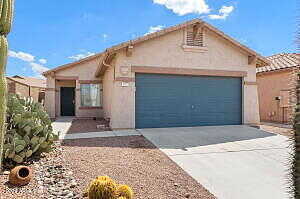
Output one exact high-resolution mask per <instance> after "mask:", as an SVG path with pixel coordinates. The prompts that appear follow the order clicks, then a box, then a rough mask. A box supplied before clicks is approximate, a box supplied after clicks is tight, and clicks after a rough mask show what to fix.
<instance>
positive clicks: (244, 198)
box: [139, 126, 289, 199]
mask: <svg viewBox="0 0 300 199" xmlns="http://www.w3.org/2000/svg"><path fill="white" fill-rule="evenodd" d="M139 132H141V134H142V135H144V136H145V137H146V138H147V139H148V140H150V141H151V142H152V143H153V144H154V145H156V146H157V147H158V148H159V149H160V150H161V151H163V152H164V153H165V154H166V155H167V156H169V157H170V159H172V160H173V161H174V162H175V163H177V164H178V165H179V166H180V167H181V168H182V169H183V170H185V171H186V172H187V173H188V174H189V175H191V176H192V177H193V178H194V179H195V180H197V181H198V182H199V183H200V184H202V185H203V186H204V187H205V188H207V189H208V190H209V191H210V192H211V193H212V194H214V195H215V196H216V197H217V198H218V199H261V198H268V199H269V198H270V199H287V198H289V197H288V194H287V191H288V190H287V189H286V187H287V169H288V168H287V166H286V165H287V162H288V157H289V150H288V145H289V142H288V138H287V137H284V136H281V135H275V134H272V133H268V132H264V131H262V130H259V129H255V128H251V127H247V126H217V127H192V128H166V129H142V130H139Z"/></svg>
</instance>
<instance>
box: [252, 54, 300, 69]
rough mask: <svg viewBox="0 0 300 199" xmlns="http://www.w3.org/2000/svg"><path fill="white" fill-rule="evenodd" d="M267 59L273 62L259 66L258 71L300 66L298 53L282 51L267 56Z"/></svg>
mask: <svg viewBox="0 0 300 199" xmlns="http://www.w3.org/2000/svg"><path fill="white" fill-rule="evenodd" d="M267 59H268V60H269V61H270V62H271V64H270V65H268V66H264V67H259V68H257V69H256V73H264V72H271V71H277V70H284V69H289V68H293V67H300V62H299V61H300V54H298V53H281V54H276V55H272V56H270V57H267Z"/></svg>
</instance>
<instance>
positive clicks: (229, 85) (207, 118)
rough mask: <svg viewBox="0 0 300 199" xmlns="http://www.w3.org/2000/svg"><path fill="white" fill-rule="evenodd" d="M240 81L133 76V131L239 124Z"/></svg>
mask: <svg viewBox="0 0 300 199" xmlns="http://www.w3.org/2000/svg"><path fill="white" fill-rule="evenodd" d="M241 85H242V80H241V78H234V77H208V76H201V77H199V76H179V75H157V74H136V99H135V118H136V121H135V122H136V128H160V127H186V126H209V125H236V124H241V123H242V86H241Z"/></svg>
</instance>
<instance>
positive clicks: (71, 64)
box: [43, 52, 104, 76]
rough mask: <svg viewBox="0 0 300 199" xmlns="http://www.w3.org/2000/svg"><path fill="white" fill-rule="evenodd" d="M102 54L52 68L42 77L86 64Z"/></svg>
mask: <svg viewBox="0 0 300 199" xmlns="http://www.w3.org/2000/svg"><path fill="white" fill-rule="evenodd" d="M103 54H104V52H101V53H98V54H95V55H92V56H89V57H86V58H83V59H80V60H78V61H75V62H72V63H69V64H64V65H62V66H58V67H56V68H53V69H51V70H47V71H46V72H44V73H43V75H44V76H47V75H49V74H51V73H52V72H57V71H60V70H64V69H67V68H70V67H73V66H76V65H77V64H82V63H84V62H87V61H90V60H93V59H96V58H98V57H101V56H102V55H103Z"/></svg>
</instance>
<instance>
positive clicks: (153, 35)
mask: <svg viewBox="0 0 300 199" xmlns="http://www.w3.org/2000/svg"><path fill="white" fill-rule="evenodd" d="M197 23H199V24H201V25H202V26H203V27H206V28H208V29H209V30H211V31H213V32H215V33H217V34H218V35H219V36H221V37H223V38H224V39H226V40H228V41H229V42H231V43H232V44H234V45H236V46H238V47H240V48H241V49H243V50H244V51H246V52H248V53H249V54H250V55H252V56H257V58H258V59H259V62H260V64H262V65H268V64H269V61H268V60H267V59H266V58H265V57H263V56H261V55H260V54H258V53H257V52H255V51H253V50H251V49H250V48H248V47H247V46H245V45H243V44H241V43H239V42H238V41H236V40H235V39H233V38H231V37H230V36H228V35H226V34H225V33H224V32H222V31H220V30H218V29H217V28H215V27H213V26H212V25H210V24H208V23H206V22H205V21H203V20H201V19H193V20H190V21H187V22H185V23H182V24H178V25H175V26H171V27H169V28H165V29H163V30H160V31H157V32H154V33H151V34H147V35H145V36H142V37H139V38H137V39H134V40H130V41H127V42H124V43H121V44H119V45H116V46H112V47H110V48H107V49H106V51H107V52H109V53H111V52H114V51H117V50H120V49H122V48H125V47H127V46H130V45H135V44H137V43H141V42H144V41H147V40H150V39H153V38H156V37H159V36H162V35H165V34H167V33H170V32H173V31H176V30H179V29H181V28H185V27H187V26H190V25H194V24H197Z"/></svg>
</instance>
